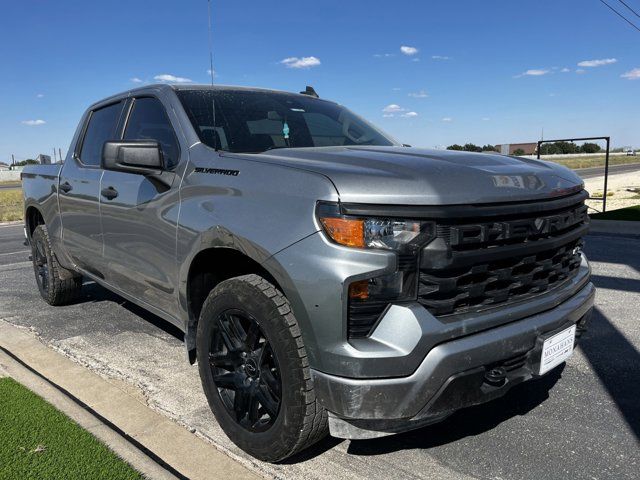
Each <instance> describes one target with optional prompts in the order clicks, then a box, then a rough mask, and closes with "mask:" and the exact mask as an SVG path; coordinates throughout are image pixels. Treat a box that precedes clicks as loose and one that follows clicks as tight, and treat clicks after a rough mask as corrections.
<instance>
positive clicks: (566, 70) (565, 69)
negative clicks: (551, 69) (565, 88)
mask: <svg viewBox="0 0 640 480" xmlns="http://www.w3.org/2000/svg"><path fill="white" fill-rule="evenodd" d="M560 71H561V72H562V73H567V72H570V71H571V69H570V68H567V67H564V68H563V69H562V70H560Z"/></svg>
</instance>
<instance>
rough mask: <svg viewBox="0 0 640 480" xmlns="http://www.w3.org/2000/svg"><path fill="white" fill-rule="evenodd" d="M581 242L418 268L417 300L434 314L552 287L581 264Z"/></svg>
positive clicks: (475, 307)
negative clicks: (452, 267)
mask: <svg viewBox="0 0 640 480" xmlns="http://www.w3.org/2000/svg"><path fill="white" fill-rule="evenodd" d="M580 246H581V244H580V241H579V240H577V241H574V242H571V243H569V244H567V245H564V246H562V247H560V248H558V249H553V250H546V251H543V252H540V253H537V254H534V255H519V256H515V257H511V258H508V259H504V260H498V261H495V262H489V263H477V264H475V265H472V266H470V267H466V268H459V269H455V270H448V269H444V270H438V269H434V270H421V271H420V285H419V287H418V301H419V302H420V303H421V304H422V305H424V306H425V307H426V308H427V310H429V311H430V312H431V313H433V314H434V315H448V314H453V313H464V312H467V311H469V310H480V309H483V308H484V307H493V306H498V305H500V304H504V303H507V302H516V301H519V300H522V299H524V298H527V297H530V296H533V295H536V294H539V293H542V292H544V291H547V290H549V289H552V288H554V287H555V286H557V285H558V284H560V283H562V282H563V281H564V280H566V279H568V278H569V277H570V276H571V275H572V274H573V273H575V271H576V270H577V268H578V267H579V266H580V260H581V257H580V252H579V247H580Z"/></svg>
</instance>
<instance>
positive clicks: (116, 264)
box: [100, 96, 186, 316]
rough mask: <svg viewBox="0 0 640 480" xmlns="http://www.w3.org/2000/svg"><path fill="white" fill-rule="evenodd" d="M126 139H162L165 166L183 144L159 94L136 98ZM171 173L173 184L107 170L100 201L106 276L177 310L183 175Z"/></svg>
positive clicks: (168, 309) (130, 109) (137, 294)
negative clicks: (177, 235) (178, 224)
mask: <svg viewBox="0 0 640 480" xmlns="http://www.w3.org/2000/svg"><path fill="white" fill-rule="evenodd" d="M124 139H125V140H155V141H158V142H159V143H160V146H161V149H162V154H163V158H164V161H165V169H166V170H168V171H175V169H176V166H177V165H178V163H179V160H180V146H179V143H178V140H177V138H176V133H175V130H174V128H173V126H172V124H171V122H170V120H169V116H168V115H167V112H166V110H165V108H164V106H163V104H162V103H161V102H160V100H158V99H157V98H156V97H151V96H145V97H138V98H133V99H132V101H131V104H130V105H129V107H128V116H127V119H126V122H125V126H124ZM185 154H186V153H185ZM169 178H170V179H171V181H172V185H167V184H164V183H161V182H159V181H158V180H157V179H156V178H154V177H152V176H151V177H150V176H144V175H140V174H135V173H127V172H116V171H109V170H105V171H104V173H103V175H102V181H101V184H100V192H101V198H100V201H101V218H102V229H103V235H104V261H105V263H106V275H107V281H108V282H109V283H111V284H112V285H114V286H116V287H118V288H120V289H122V290H123V291H125V292H126V293H129V294H131V295H133V296H134V297H136V298H137V299H140V300H143V301H145V302H146V303H148V304H150V305H151V306H153V307H156V308H159V309H160V310H162V311H163V312H166V313H169V314H171V315H173V316H175V315H176V310H177V293H176V288H177V285H176V277H177V274H176V273H177V270H176V228H177V227H176V226H177V221H178V210H179V189H178V187H179V183H180V178H179V176H178V175H173V176H171V175H169ZM172 187H173V188H172Z"/></svg>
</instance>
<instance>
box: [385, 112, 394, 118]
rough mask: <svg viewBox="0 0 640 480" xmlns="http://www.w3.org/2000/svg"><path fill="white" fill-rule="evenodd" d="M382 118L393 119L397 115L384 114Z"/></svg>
mask: <svg viewBox="0 0 640 480" xmlns="http://www.w3.org/2000/svg"><path fill="white" fill-rule="evenodd" d="M382 116H383V117H384V118H391V117H394V116H395V115H394V114H393V113H383V114H382Z"/></svg>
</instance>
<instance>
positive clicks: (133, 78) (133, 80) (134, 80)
mask: <svg viewBox="0 0 640 480" xmlns="http://www.w3.org/2000/svg"><path fill="white" fill-rule="evenodd" d="M129 80H131V81H132V82H133V83H142V79H140V78H138V77H132V78H130V79H129Z"/></svg>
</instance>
